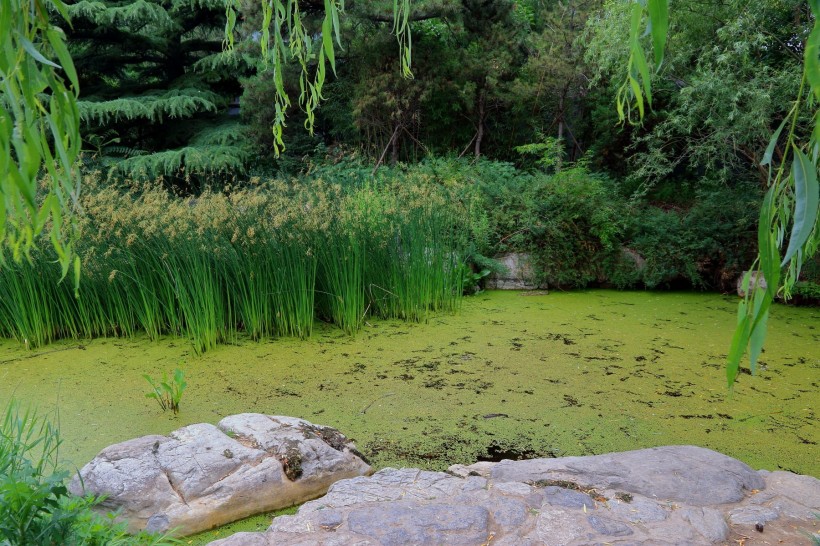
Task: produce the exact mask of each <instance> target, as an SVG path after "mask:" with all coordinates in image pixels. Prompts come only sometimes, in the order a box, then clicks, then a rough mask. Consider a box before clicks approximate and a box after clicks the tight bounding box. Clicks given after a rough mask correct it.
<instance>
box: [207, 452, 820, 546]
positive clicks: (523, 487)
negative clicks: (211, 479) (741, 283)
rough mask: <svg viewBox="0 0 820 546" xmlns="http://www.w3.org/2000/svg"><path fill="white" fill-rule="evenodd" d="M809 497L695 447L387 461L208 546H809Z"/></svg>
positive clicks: (803, 481) (784, 479)
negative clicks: (395, 465)
mask: <svg viewBox="0 0 820 546" xmlns="http://www.w3.org/2000/svg"><path fill="white" fill-rule="evenodd" d="M818 495H820V481H818V480H817V479H815V478H812V477H810V476H798V475H795V474H791V473H788V472H765V471H760V472H755V471H754V470H752V469H751V468H749V467H748V466H747V465H745V464H743V463H742V462H740V461H737V460H735V459H732V458H730V457H727V456H725V455H721V454H720V453H716V452H714V451H710V450H708V449H703V448H699V447H694V446H668V447H661V448H653V449H642V450H638V451H628V452H624V453H612V454H607V455H598V456H590V457H564V458H558V459H534V460H529V461H501V462H499V463H489V462H482V463H477V464H475V465H470V466H461V465H456V466H453V467H451V468H450V470H449V471H448V473H444V472H429V471H425V470H419V469H413V468H403V469H392V468H387V469H383V470H380V471H379V472H377V473H376V474H374V475H372V476H370V477H356V478H352V479H348V480H342V481H339V482H336V483H335V484H333V486H332V487H331V488H330V490H329V491H328V493H327V494H326V495H325V496H324V497H322V498H319V499H316V500H313V501H310V502H308V503H306V504H304V505H303V506H302V507H301V508H300V509H299V511H298V512H297V513H296V514H294V515H288V516H279V517H277V518H274V519H273V522H272V523H271V526H270V527H269V529H268V530H267V531H266V532H263V533H238V534H236V535H233V536H231V537H228V538H225V539H222V540H218V541H216V542H212V543H211V546H274V545H276V546H281V545H308V544H310V545H326V546H330V545H340V546H341V545H346V544H357V545H373V546H376V545H381V546H391V545H400V544H469V545H479V544H492V545H493V546H518V545H555V546H559V545H560V546H572V545H577V546H580V545H588V544H644V545H650V544H652V545H656V544H657V545H663V544H679V545H700V544H703V545H706V544H734V543H735V542H736V541H737V542H743V543H744V544H746V546H752V545H755V544H761V545H762V544H794V545H797V544H806V545H810V544H811V540H812V539H811V533H812V532H815V531H816V529H817V527H816V525H817V519H815V516H814V515H813V514H814V513H815V512H818V511H820V498H818ZM761 529H762V531H761Z"/></svg>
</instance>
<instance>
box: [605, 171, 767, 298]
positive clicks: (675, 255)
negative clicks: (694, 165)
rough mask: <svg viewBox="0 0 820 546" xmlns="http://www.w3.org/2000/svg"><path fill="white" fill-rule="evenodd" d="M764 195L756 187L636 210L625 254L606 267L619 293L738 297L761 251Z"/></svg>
mask: <svg viewBox="0 0 820 546" xmlns="http://www.w3.org/2000/svg"><path fill="white" fill-rule="evenodd" d="M760 198H761V196H760V192H759V190H758V189H757V187H756V186H754V185H752V184H739V185H738V186H737V187H735V188H728V187H711V188H707V189H702V190H700V191H698V192H696V193H695V196H694V199H693V201H692V202H691V203H690V204H688V205H686V206H681V205H677V206H667V207H663V208H662V207H658V206H651V205H649V204H645V203H644V204H640V205H636V206H634V207H632V208H630V209H629V213H628V214H627V216H626V218H627V228H626V231H625V234H624V239H623V244H624V245H625V246H626V247H628V248H629V249H630V250H631V251H632V252H634V254H635V255H638V256H640V258H641V260H640V262H641V263H640V264H638V263H637V262H636V260H635V259H631V258H630V257H629V256H626V255H624V254H623V253H622V254H621V255H619V256H616V257H615V258H614V259H611V260H609V261H608V262H607V266H606V268H607V277H608V278H609V279H610V281H611V282H612V283H613V284H615V285H616V286H619V287H631V286H645V287H648V288H672V287H689V286H691V287H696V288H702V289H720V290H726V291H733V290H734V285H735V282H736V280H737V278H738V277H739V276H740V275H741V273H742V272H743V271H744V270H746V269H747V268H748V266H749V265H750V264H751V263H752V261H753V260H754V256H755V251H756V246H755V244H756V239H755V237H756V234H757V210H759V199H760Z"/></svg>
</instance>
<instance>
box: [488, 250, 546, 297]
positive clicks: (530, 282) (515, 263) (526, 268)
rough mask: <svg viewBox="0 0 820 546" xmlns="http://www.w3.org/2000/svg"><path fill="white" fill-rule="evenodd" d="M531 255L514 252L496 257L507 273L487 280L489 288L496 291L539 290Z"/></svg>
mask: <svg viewBox="0 0 820 546" xmlns="http://www.w3.org/2000/svg"><path fill="white" fill-rule="evenodd" d="M530 260H531V258H530V256H529V254H522V253H518V252H512V253H510V254H503V255H501V256H498V257H496V261H498V262H500V263H501V265H503V266H504V269H505V272H504V273H501V274H497V275H492V276H491V277H490V278H489V279H487V288H491V289H495V290H533V289H535V288H539V286H538V284H537V283H536V282H535V271H534V270H533V268H532V265H531V263H530Z"/></svg>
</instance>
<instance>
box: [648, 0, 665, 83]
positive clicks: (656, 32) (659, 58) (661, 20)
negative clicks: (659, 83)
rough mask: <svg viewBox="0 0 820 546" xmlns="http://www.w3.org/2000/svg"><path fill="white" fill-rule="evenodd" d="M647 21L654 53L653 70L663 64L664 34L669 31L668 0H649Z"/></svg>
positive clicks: (658, 68)
mask: <svg viewBox="0 0 820 546" xmlns="http://www.w3.org/2000/svg"><path fill="white" fill-rule="evenodd" d="M648 8H649V21H650V27H651V29H652V30H651V33H652V49H653V50H654V53H655V71H658V70H660V68H661V65H662V64H663V51H664V48H665V46H666V34H667V32H668V31H669V0H649V3H648Z"/></svg>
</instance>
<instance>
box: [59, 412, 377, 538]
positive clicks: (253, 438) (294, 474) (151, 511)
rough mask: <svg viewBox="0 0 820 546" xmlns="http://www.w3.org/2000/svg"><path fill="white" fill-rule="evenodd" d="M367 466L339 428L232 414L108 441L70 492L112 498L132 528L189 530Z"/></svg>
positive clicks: (298, 498)
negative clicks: (216, 421)
mask: <svg viewBox="0 0 820 546" xmlns="http://www.w3.org/2000/svg"><path fill="white" fill-rule="evenodd" d="M369 472H370V466H369V465H368V464H367V462H366V461H364V460H363V459H362V458H361V457H360V456H359V454H358V452H357V451H356V449H355V446H354V445H353V444H352V443H351V442H350V441H348V440H347V439H346V438H345V437H344V436H343V435H341V434H340V433H339V432H338V431H336V430H334V429H330V428H327V427H320V426H316V425H313V424H311V423H309V422H307V421H303V420H301V419H294V418H292V417H277V416H267V415H261V414H241V415H233V416H231V417H226V418H225V419H223V420H222V421H221V422H220V423H219V425H218V426H214V425H210V424H206V423H201V424H196V425H189V426H186V427H182V428H180V429H178V430H175V431H174V432H172V433H171V434H169V435H168V436H167V437H166V436H145V437H142V438H136V439H134V440H129V441H126V442H122V443H120V444H116V445H113V446H110V447H107V448H105V449H104V450H102V451H101V452H100V454H99V455H97V457H95V458H94V460H92V461H91V462H90V463H88V464H87V465H85V466H84V467H83V468H82V470H80V472H79V473H78V475H77V476H75V477H74V479H73V480H72V482H71V484H70V490H71V492H72V493H74V494H77V495H81V494H87V493H91V494H93V495H104V496H106V499H105V501H104V502H103V504H102V508H103V509H105V510H120V511H121V513H120V514H121V516H120V517H121V518H122V519H124V520H126V521H127V522H128V526H129V530H131V531H138V530H142V529H146V530H148V531H161V532H166V531H170V530H174V532H175V533H176V534H178V535H187V534H192V533H195V532H198V531H202V530H205V529H210V528H212V527H215V526H218V525H222V524H225V523H229V522H231V521H235V520H237V519H241V518H243V517H247V516H250V515H253V514H258V513H261V512H267V511H270V510H275V509H277V508H284V507H287V506H292V505H294V504H298V503H300V502H304V501H306V500H309V499H312V498H316V497H317V496H319V495H322V494H323V493H324V492H325V491H327V489H328V488H329V487H330V485H331V484H332V483H333V482H335V481H338V480H340V479H343V478H351V477H354V476H360V475H364V474H367V473H369Z"/></svg>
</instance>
